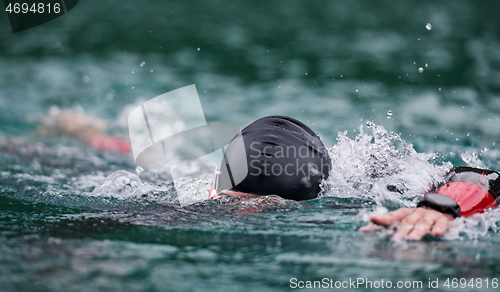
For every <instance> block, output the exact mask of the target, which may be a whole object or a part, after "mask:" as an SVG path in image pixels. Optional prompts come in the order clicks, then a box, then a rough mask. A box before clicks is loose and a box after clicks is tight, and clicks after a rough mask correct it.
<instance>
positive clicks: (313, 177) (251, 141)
mask: <svg viewBox="0 0 500 292" xmlns="http://www.w3.org/2000/svg"><path fill="white" fill-rule="evenodd" d="M241 135H242V137H243V143H244V146H245V147H244V149H245V152H246V153H245V156H246V163H247V167H248V173H247V174H246V176H245V178H244V179H243V180H242V181H240V182H236V185H230V183H228V181H227V180H226V183H225V184H226V185H224V183H223V182H222V180H219V190H222V189H232V190H234V191H239V192H245V193H250V194H257V195H278V196H280V197H282V198H285V199H292V200H308V199H313V198H316V197H317V196H318V194H319V192H320V191H321V188H320V184H321V181H322V179H326V178H327V177H328V174H329V172H330V169H331V161H330V158H329V157H328V152H327V150H326V148H325V146H324V145H323V142H321V140H320V138H319V137H318V136H317V135H316V134H315V133H314V132H313V131H312V130H311V129H310V128H309V127H308V126H306V125H305V124H304V123H302V122H300V121H298V120H296V119H293V118H290V117H286V116H270V117H264V118H261V119H259V120H257V121H255V122H253V123H252V124H250V125H249V126H247V127H246V128H244V129H243V130H242V131H241ZM235 140H236V139H233V141H231V143H229V145H228V147H227V150H226V154H227V156H228V157H229V156H232V157H235V156H238V154H236V155H235V153H234V152H235V151H242V149H243V147H239V146H237V145H236V144H238V143H240V144H241V142H238V143H237V142H235ZM240 141H241V139H240ZM233 142H234V143H233ZM237 149H241V150H237ZM239 156H240V157H242V156H243V155H242V153H239ZM229 160H231V158H230V157H229ZM226 161H228V160H227V157H226V160H224V159H223V161H222V165H221V176H224V177H227V176H228V175H229V176H231V173H230V172H231V168H230V167H229V165H228V164H226ZM240 161H241V162H242V163H244V160H240ZM232 165H233V169H234V164H232ZM228 169H229V170H228ZM232 182H234V181H232Z"/></svg>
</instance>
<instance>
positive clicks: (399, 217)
mask: <svg viewBox="0 0 500 292" xmlns="http://www.w3.org/2000/svg"><path fill="white" fill-rule="evenodd" d="M453 219H454V218H453V216H452V215H450V214H444V213H441V212H438V211H435V210H433V209H428V208H400V209H398V210H395V211H392V212H387V213H385V214H381V215H371V216H370V221H371V222H372V224H370V225H367V226H363V227H361V228H360V229H359V231H362V232H367V231H376V230H379V229H381V228H382V227H387V226H391V225H395V224H397V225H398V229H397V231H396V232H395V233H394V235H393V236H392V238H391V240H393V241H399V240H402V239H408V240H420V239H422V238H424V236H426V235H427V234H430V235H432V236H441V235H443V234H444V233H445V232H446V231H447V230H448V229H449V228H451V227H452V226H453Z"/></svg>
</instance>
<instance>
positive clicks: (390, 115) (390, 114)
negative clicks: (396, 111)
mask: <svg viewBox="0 0 500 292" xmlns="http://www.w3.org/2000/svg"><path fill="white" fill-rule="evenodd" d="M387 118H388V119H390V118H392V111H391V110H389V111H387Z"/></svg>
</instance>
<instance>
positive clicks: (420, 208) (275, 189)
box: [209, 116, 500, 241]
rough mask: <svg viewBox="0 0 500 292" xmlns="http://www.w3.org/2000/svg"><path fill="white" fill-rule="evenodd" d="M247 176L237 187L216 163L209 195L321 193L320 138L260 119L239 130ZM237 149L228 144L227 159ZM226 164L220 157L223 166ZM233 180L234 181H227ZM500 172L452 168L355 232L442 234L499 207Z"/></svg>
mask: <svg viewBox="0 0 500 292" xmlns="http://www.w3.org/2000/svg"><path fill="white" fill-rule="evenodd" d="M241 134H242V137H243V141H244V144H245V155H246V158H247V166H248V174H247V176H246V177H245V178H244V179H243V180H242V181H241V182H239V183H237V184H236V185H232V184H231V183H230V182H229V181H226V182H223V180H221V179H220V177H228V176H230V175H231V174H230V173H229V172H230V170H227V168H226V167H223V166H224V165H221V174H220V175H219V177H218V178H217V179H216V180H215V181H216V182H218V185H217V188H213V189H211V190H210V192H209V194H210V198H211V199H215V198H217V197H218V196H220V195H226V196H241V197H247V198H259V197H263V196H266V195H271V194H272V195H278V196H280V197H282V198H284V199H290V200H296V201H300V200H309V199H314V198H316V197H318V196H319V195H320V193H321V183H322V181H323V180H324V179H327V178H328V176H329V172H330V169H331V161H330V158H329V156H328V152H327V150H326V148H325V146H324V145H323V143H322V142H321V140H320V138H319V137H318V136H317V135H316V134H315V133H314V132H313V131H312V130H311V129H310V128H309V127H307V126H306V125H305V124H303V123H302V122H300V121H298V120H296V119H293V118H290V117H285V116H270V117H264V118H261V119H259V120H257V121H255V122H253V123H252V124H250V125H249V126H247V127H246V128H244V129H243V130H242V131H241ZM236 149H239V148H237V147H234V145H232V142H231V143H230V144H229V145H228V148H227V151H226V155H227V156H228V157H229V160H230V159H231V155H232V154H233V152H234V151H237V150H236ZM224 163H225V162H224V161H223V163H222V164H224ZM231 182H233V181H231ZM499 193H500V173H498V172H496V171H490V170H483V169H477V168H471V167H456V168H454V169H453V170H452V172H451V173H450V174H449V177H448V178H447V183H446V184H444V185H443V186H437V187H436V188H435V190H434V191H433V192H430V193H428V194H426V195H425V196H424V197H423V199H422V200H421V201H420V202H419V203H418V204H417V207H416V208H400V209H398V210H395V211H392V212H388V213H385V214H382V215H372V216H370V221H371V224H370V225H368V226H364V227H362V228H360V231H364V232H366V231H376V230H380V229H381V228H383V227H389V226H397V231H396V232H395V233H394V235H393V236H392V238H391V239H392V240H394V241H398V240H402V239H406V240H420V239H422V238H423V237H425V236H426V235H428V234H430V235H432V236H441V235H443V234H444V233H445V232H446V231H447V230H448V229H449V228H450V227H452V226H453V220H454V219H455V218H457V217H460V216H462V217H468V216H470V215H472V214H476V213H482V212H484V211H486V210H488V209H489V208H496V207H497V206H498V203H497V202H498V201H497V198H498V194H499Z"/></svg>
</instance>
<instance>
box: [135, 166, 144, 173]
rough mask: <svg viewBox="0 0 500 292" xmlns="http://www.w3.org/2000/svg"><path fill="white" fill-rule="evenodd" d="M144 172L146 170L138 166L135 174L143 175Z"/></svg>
mask: <svg viewBox="0 0 500 292" xmlns="http://www.w3.org/2000/svg"><path fill="white" fill-rule="evenodd" d="M143 171H144V168H142V167H140V166H137V167H136V168H135V174H137V175H139V174H141V173H142V172H143Z"/></svg>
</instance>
